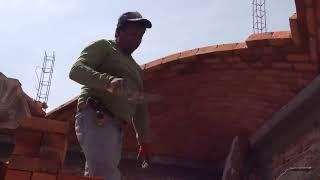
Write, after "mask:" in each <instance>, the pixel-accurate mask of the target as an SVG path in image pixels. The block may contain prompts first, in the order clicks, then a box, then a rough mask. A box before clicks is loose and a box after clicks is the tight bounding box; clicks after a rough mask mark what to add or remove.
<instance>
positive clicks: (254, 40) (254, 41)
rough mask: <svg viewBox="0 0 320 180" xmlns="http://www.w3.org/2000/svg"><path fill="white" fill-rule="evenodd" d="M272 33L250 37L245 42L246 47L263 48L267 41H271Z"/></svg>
mask: <svg viewBox="0 0 320 180" xmlns="http://www.w3.org/2000/svg"><path fill="white" fill-rule="evenodd" d="M272 35H273V32H267V33H257V34H252V35H250V36H249V37H248V38H247V40H246V43H247V46H248V47H257V46H258V47H259V46H265V45H268V44H269V41H268V40H269V39H272Z"/></svg>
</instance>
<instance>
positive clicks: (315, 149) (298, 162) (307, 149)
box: [271, 127, 320, 180]
mask: <svg viewBox="0 0 320 180" xmlns="http://www.w3.org/2000/svg"><path fill="white" fill-rule="evenodd" d="M319 153H320V128H319V127H314V128H313V129H312V130H310V131H309V132H307V133H305V134H304V135H303V136H301V137H299V138H298V139H296V141H295V142H294V143H292V144H291V145H290V146H287V147H286V148H285V149H284V150H283V152H281V153H279V154H274V155H273V157H272V164H271V169H272V177H273V179H274V178H275V177H277V176H279V174H281V173H282V172H284V171H285V170H286V169H288V168H291V167H317V166H319V165H320V157H319ZM306 174H307V172H306V171H301V172H290V173H287V175H286V176H283V178H282V179H281V180H298V179H302V178H303V177H305V176H306Z"/></svg>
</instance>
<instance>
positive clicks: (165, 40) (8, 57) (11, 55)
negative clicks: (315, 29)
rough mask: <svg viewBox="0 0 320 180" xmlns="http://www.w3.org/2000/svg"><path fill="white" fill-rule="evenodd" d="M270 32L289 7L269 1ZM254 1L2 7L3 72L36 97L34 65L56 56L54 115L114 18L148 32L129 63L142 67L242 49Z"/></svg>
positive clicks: (287, 0) (290, 1) (0, 0)
mask: <svg viewBox="0 0 320 180" xmlns="http://www.w3.org/2000/svg"><path fill="white" fill-rule="evenodd" d="M266 1H267V23H268V31H282V30H289V17H290V16H291V15H292V14H293V13H294V12H295V4H294V0H280V1H279V0H266ZM251 2H252V1H251V0H241V1H239V0H201V1H196V0H175V1H173V0H161V1H150V0H139V1H132V0H114V1H110V0H109V1H107V0H90V1H89V0H86V1H85V0H68V1H65V0H28V1H25V0H10V1H9V0H0V22H1V23H0V36H1V41H0V45H1V46H0V47H1V48H0V64H1V65H0V72H2V73H4V74H5V75H6V76H8V77H11V78H17V79H19V81H20V82H21V83H22V88H23V90H24V91H25V92H26V93H27V94H29V95H30V96H31V97H34V98H35V97H36V88H35V87H36V85H37V78H36V75H35V69H36V66H41V65H42V60H43V56H44V52H45V51H47V52H48V54H50V53H52V52H53V51H55V53H56V63H55V67H54V74H53V79H52V86H51V91H50V95H49V102H48V104H49V108H48V110H51V109H53V108H55V107H57V106H59V105H61V104H63V103H64V102H66V101H68V100H69V99H71V98H72V97H74V96H76V95H78V94H79V92H80V85H78V84H77V83H75V82H73V81H71V80H69V77H68V73H69V70H70V68H71V66H72V64H73V63H74V62H75V60H76V58H77V57H78V55H79V53H80V51H81V50H82V48H83V47H85V46H86V45H87V44H89V43H91V42H92V41H95V40H98V39H102V38H104V39H113V37H114V29H115V26H116V23H117V18H118V17H119V15H120V14H122V13H123V12H126V11H139V12H140V13H141V14H142V15H143V16H144V17H146V18H148V19H150V20H151V21H152V23H153V28H152V29H150V30H148V31H147V32H146V34H145V37H144V40H143V42H142V44H141V46H140V47H139V49H138V50H137V51H136V52H134V54H133V56H134V57H135V59H136V61H137V62H138V63H139V64H144V63H147V62H150V61H153V60H156V59H158V58H161V57H164V56H167V55H170V54H173V53H176V52H179V51H184V50H189V49H193V48H198V47H204V46H208V45H213V44H223V43H233V42H242V41H245V39H246V38H247V37H248V36H249V35H250V34H252V16H251V15H252V10H251V9H252V7H251Z"/></svg>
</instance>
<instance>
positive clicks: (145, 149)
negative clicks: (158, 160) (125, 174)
mask: <svg viewBox="0 0 320 180" xmlns="http://www.w3.org/2000/svg"><path fill="white" fill-rule="evenodd" d="M150 156H151V153H150V150H149V145H148V144H146V143H142V144H141V145H139V152H138V156H137V160H138V162H142V168H147V167H148V166H149V160H150Z"/></svg>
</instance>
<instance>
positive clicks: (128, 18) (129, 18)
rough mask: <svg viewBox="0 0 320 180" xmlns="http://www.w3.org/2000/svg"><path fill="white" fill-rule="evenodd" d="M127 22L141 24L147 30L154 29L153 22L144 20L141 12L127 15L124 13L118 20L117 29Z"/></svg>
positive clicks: (127, 13)
mask: <svg viewBox="0 0 320 180" xmlns="http://www.w3.org/2000/svg"><path fill="white" fill-rule="evenodd" d="M125 22H140V23H141V24H142V25H143V26H144V27H145V28H151V27H152V23H151V21H149V20H148V19H145V18H143V17H142V15H141V14H140V13H139V12H126V13H123V14H122V15H121V16H120V17H119V19H118V25H117V27H118V28H119V27H120V26H121V25H123V24H124V23H125Z"/></svg>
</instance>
